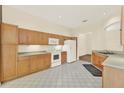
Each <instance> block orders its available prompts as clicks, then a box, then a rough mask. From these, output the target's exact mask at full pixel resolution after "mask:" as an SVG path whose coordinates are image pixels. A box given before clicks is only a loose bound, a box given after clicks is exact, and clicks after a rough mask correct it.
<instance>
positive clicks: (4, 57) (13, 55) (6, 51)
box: [1, 45, 17, 81]
mask: <svg viewBox="0 0 124 93" xmlns="http://www.w3.org/2000/svg"><path fill="white" fill-rule="evenodd" d="M1 68H2V69H1V72H2V75H1V76H2V78H1V79H2V81H6V80H10V79H13V78H15V77H16V75H17V46H16V45H2V46H1Z"/></svg>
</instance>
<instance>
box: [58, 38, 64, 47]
mask: <svg viewBox="0 0 124 93" xmlns="http://www.w3.org/2000/svg"><path fill="white" fill-rule="evenodd" d="M59 45H64V37H63V36H60V37H59Z"/></svg>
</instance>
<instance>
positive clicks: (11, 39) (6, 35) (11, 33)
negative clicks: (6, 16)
mask: <svg viewBox="0 0 124 93" xmlns="http://www.w3.org/2000/svg"><path fill="white" fill-rule="evenodd" d="M1 28H2V30H1V38H2V39H1V43H2V44H17V43H18V30H17V26H14V25H9V24H2V26H1Z"/></svg>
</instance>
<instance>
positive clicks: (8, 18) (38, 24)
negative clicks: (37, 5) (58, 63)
mask: <svg viewBox="0 0 124 93" xmlns="http://www.w3.org/2000/svg"><path fill="white" fill-rule="evenodd" d="M39 12H40V11H39ZM2 16H3V17H2V21H3V22H5V23H10V24H15V25H18V26H19V27H22V28H27V29H32V30H38V31H42V32H48V33H55V34H62V35H67V36H70V35H71V31H70V30H71V29H69V28H66V27H64V26H60V25H57V24H53V23H50V22H48V21H46V20H43V19H38V18H37V17H35V16H32V15H30V14H27V13H25V12H23V11H20V10H17V9H15V8H12V7H11V6H5V5H3V6H2Z"/></svg>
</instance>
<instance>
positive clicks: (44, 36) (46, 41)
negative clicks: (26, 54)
mask: <svg viewBox="0 0 124 93" xmlns="http://www.w3.org/2000/svg"><path fill="white" fill-rule="evenodd" d="M48 38H49V34H46V33H44V34H43V35H42V39H43V42H42V44H43V45H48Z"/></svg>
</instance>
